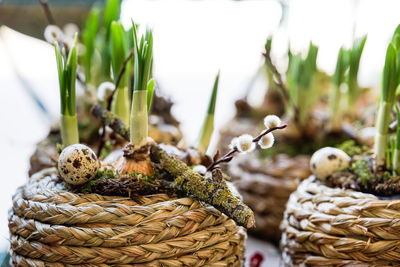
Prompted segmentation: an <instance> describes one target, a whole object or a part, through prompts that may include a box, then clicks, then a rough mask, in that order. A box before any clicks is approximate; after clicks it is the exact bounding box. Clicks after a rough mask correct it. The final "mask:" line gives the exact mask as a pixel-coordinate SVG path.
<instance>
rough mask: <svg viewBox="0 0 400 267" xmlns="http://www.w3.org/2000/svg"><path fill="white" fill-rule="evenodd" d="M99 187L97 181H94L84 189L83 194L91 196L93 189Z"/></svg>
mask: <svg viewBox="0 0 400 267" xmlns="http://www.w3.org/2000/svg"><path fill="white" fill-rule="evenodd" d="M95 186H97V181H96V180H92V181H90V182H88V183H87V184H86V186H85V187H84V188H82V190H81V192H82V193H84V194H90V193H93V187H95Z"/></svg>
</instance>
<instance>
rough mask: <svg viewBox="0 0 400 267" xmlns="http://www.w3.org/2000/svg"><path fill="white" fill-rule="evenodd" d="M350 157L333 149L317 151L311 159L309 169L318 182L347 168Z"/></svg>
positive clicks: (327, 148)
mask: <svg viewBox="0 0 400 267" xmlns="http://www.w3.org/2000/svg"><path fill="white" fill-rule="evenodd" d="M349 162H350V157H349V155H347V154H346V153H345V152H344V151H342V150H340V149H337V148H334V147H324V148H321V149H319V150H317V151H316V152H315V153H314V154H313V155H312V157H311V160H310V168H311V171H312V172H313V174H314V175H315V176H316V177H317V178H318V179H320V180H325V179H326V178H327V177H328V176H330V175H332V174H333V173H334V172H336V171H339V170H340V169H343V168H345V167H348V166H349Z"/></svg>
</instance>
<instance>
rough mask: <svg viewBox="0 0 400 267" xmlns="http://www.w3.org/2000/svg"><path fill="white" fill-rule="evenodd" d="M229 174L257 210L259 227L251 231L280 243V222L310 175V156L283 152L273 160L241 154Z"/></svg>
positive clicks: (248, 203) (245, 199)
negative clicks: (286, 207)
mask: <svg viewBox="0 0 400 267" xmlns="http://www.w3.org/2000/svg"><path fill="white" fill-rule="evenodd" d="M228 173H229V175H230V176H231V177H232V179H233V181H234V182H235V185H236V186H237V188H238V189H239V192H240V194H241V195H242V196H243V201H244V203H246V204H247V205H248V206H249V207H250V208H251V209H252V210H253V211H254V213H255V218H256V227H255V228H253V229H250V231H251V232H252V233H255V234H257V236H258V237H262V238H265V239H267V240H269V241H272V242H275V243H277V242H279V240H280V237H281V232H280V230H279V225H280V223H281V221H282V218H283V212H284V211H285V206H286V202H287V200H288V199H289V196H290V194H291V193H292V192H293V191H295V190H296V188H297V185H298V184H299V183H300V181H301V180H302V179H305V178H307V177H308V176H309V175H310V171H309V156H297V157H294V158H290V157H288V156H286V155H283V154H282V155H278V156H276V157H275V159H274V160H273V161H272V160H269V161H262V160H260V159H259V158H255V157H238V158H236V159H235V160H233V161H232V162H231V163H230V164H229V167H228Z"/></svg>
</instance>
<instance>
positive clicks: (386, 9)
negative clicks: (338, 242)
mask: <svg viewBox="0 0 400 267" xmlns="http://www.w3.org/2000/svg"><path fill="white" fill-rule="evenodd" d="M287 3H288V4H289V13H288V14H287V16H288V20H287V24H284V25H283V27H282V28H281V29H280V30H279V32H278V33H277V36H278V38H279V40H280V42H281V43H279V44H276V45H275V46H274V48H273V49H274V51H275V52H276V53H277V54H279V53H282V51H285V46H286V42H287V39H288V38H290V42H291V46H292V47H293V49H294V50H296V51H301V50H302V49H305V48H307V47H308V43H309V42H310V40H312V41H313V42H314V43H315V44H317V45H319V46H320V53H319V56H318V64H319V66H320V67H321V68H322V69H324V70H326V71H327V72H328V73H332V72H333V69H334V67H335V60H336V56H337V52H338V49H339V47H340V46H341V45H348V44H350V43H351V41H352V40H353V38H354V37H358V36H361V35H363V34H365V33H368V39H367V42H366V46H365V50H364V54H363V56H362V61H361V67H360V83H361V84H362V85H365V86H367V85H368V86H375V87H376V88H378V87H379V83H380V78H381V69H382V66H383V61H384V53H385V49H386V45H387V43H388V41H389V39H390V37H391V35H392V33H393V31H394V29H395V27H396V26H397V24H398V23H400V16H398V10H400V2H399V1H395V0H392V1H389V0H386V1H373V0H365V1H349V0H329V1H328V0H324V1H321V0H296V1H288V2H287ZM131 18H133V19H134V20H135V22H137V23H139V24H141V25H143V26H144V25H149V26H150V27H152V28H153V29H154V36H155V48H154V49H155V52H154V55H155V58H154V62H155V63H154V76H155V77H156V80H157V82H158V85H159V87H160V88H161V89H162V91H163V93H164V94H166V95H168V96H170V97H171V98H172V99H173V101H174V102H175V103H176V105H175V106H174V109H173V112H174V113H175V115H176V116H177V118H178V119H179V120H180V121H181V122H182V129H183V131H184V133H185V135H186V139H187V140H188V143H192V142H194V140H195V139H196V137H197V133H198V131H199V129H200V125H201V123H202V119H203V117H204V114H205V111H206V107H207V102H208V98H209V95H210V93H211V89H212V84H213V80H214V77H215V75H216V73H217V71H218V70H221V79H220V90H219V95H218V101H217V109H216V129H218V128H220V127H222V126H223V125H224V124H225V123H226V122H227V121H228V120H229V119H230V118H231V117H232V116H233V115H234V106H233V103H234V100H236V99H237V98H239V97H241V96H243V95H244V93H245V90H246V87H247V85H248V84H249V82H250V80H251V79H252V77H253V76H254V74H255V73H256V72H257V69H258V68H259V67H260V65H261V64H262V58H261V53H262V52H263V46H264V42H265V40H266V38H267V36H268V34H271V33H273V32H275V33H276V31H277V29H278V25H279V21H280V18H281V6H280V4H279V3H278V2H277V1H272V0H271V1H268V0H267V1H256V0H248V1H228V0H219V1H215V0H204V1H188V0H126V1H124V3H123V6H122V14H121V19H122V21H123V22H124V24H126V25H128V24H129V23H130V20H131ZM56 75H57V74H56V66H55V59H54V51H53V49H52V47H51V46H50V45H48V44H46V43H44V42H42V41H39V40H37V39H33V38H31V37H27V36H24V35H21V34H19V33H17V32H14V31H12V30H10V29H8V28H6V27H2V28H1V29H0V99H1V105H0V125H1V126H0V136H1V138H0V148H1V153H0V167H1V178H0V179H1V180H0V181H1V182H2V183H3V184H2V186H0V251H1V250H3V249H5V248H6V246H7V242H8V241H7V238H8V230H7V210H8V209H9V207H10V206H11V196H12V194H13V192H14V191H15V188H16V187H17V186H19V185H21V184H22V183H24V182H25V180H26V179H27V169H28V164H29V161H28V159H29V156H30V154H31V153H32V152H33V150H34V144H35V143H36V142H38V141H39V140H40V139H42V138H44V137H45V135H46V134H47V131H48V127H49V125H50V122H51V118H55V117H56V116H57V114H58V109H59V108H58V106H59V99H58V82H57V76H56ZM21 79H22V80H24V81H25V83H22V82H21ZM27 85H28V86H29V88H30V89H27ZM265 88H266V85H265V81H264V80H263V79H262V78H260V79H258V80H257V82H256V84H255V88H254V90H253V92H252V95H251V99H252V100H253V101H254V102H255V103H256V102H257V100H261V95H262V94H263V92H264V89H265ZM29 90H33V91H34V92H36V94H37V95H38V96H39V97H40V98H41V99H42V101H43V103H44V104H45V107H46V108H47V110H48V111H49V112H50V116H46V115H44V114H43V113H42V112H41V111H40V109H39V108H38V107H37V106H36V105H35V103H34V101H32V99H31V97H30V95H29V93H28V92H29ZM216 138H217V135H215V137H214V143H215V140H216ZM259 245H260V243H254V246H255V247H257V246H259ZM259 249H261V247H260V248H259ZM263 249H267V248H263ZM267 260H268V259H267ZM275 264H276V261H275V260H274V261H269V264H268V266H274V265H275ZM265 266H267V265H265Z"/></svg>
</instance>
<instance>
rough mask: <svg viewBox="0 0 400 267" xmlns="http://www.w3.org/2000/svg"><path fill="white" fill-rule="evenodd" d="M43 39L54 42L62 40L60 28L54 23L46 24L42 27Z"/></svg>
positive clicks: (62, 35)
mask: <svg viewBox="0 0 400 267" xmlns="http://www.w3.org/2000/svg"><path fill="white" fill-rule="evenodd" d="M44 39H45V40H46V41H47V42H49V43H51V44H54V43H55V42H57V41H62V40H63V39H64V34H63V32H62V31H61V29H60V28H59V27H58V26H56V25H47V26H46V28H45V29H44Z"/></svg>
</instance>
